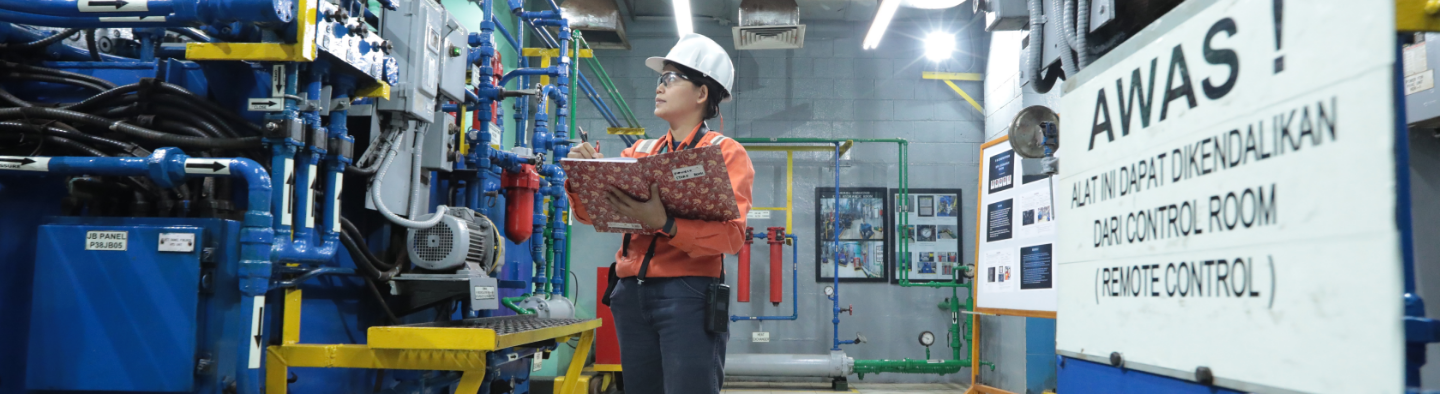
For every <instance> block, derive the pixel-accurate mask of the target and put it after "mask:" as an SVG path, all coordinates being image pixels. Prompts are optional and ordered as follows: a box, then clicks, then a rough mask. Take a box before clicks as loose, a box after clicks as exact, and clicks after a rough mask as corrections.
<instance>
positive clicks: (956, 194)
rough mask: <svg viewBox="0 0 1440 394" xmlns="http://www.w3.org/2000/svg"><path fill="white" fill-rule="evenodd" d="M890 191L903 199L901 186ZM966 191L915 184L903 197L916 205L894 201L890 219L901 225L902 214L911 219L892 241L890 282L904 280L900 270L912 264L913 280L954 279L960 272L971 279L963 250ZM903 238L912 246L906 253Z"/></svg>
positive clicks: (895, 199) (894, 198) (892, 194)
mask: <svg viewBox="0 0 1440 394" xmlns="http://www.w3.org/2000/svg"><path fill="white" fill-rule="evenodd" d="M889 193H890V201H892V202H899V201H902V200H900V189H895V188H892V189H890V190H889ZM964 193H965V192H964V190H962V189H958V188H955V189H949V188H939V189H936V188H930V189H917V188H912V189H909V196H908V198H906V199H905V200H903V201H909V202H910V203H912V204H916V205H914V206H913V207H908V208H909V209H906V210H902V209H899V208H898V207H894V206H893V205H892V207H894V209H891V210H889V212H891V214H890V215H888V219H889V221H890V223H892V224H893V225H894V226H898V225H899V223H900V220H899V216H898V215H907V220H908V223H907V225H906V228H905V229H904V230H905V231H897V232H896V237H895V239H894V240H893V241H891V242H890V245H889V247H890V250H889V252H888V253H887V254H888V255H889V256H890V261H891V262H892V264H891V265H892V266H893V267H892V268H891V272H890V283H895V284H898V283H900V270H901V269H904V268H905V267H908V268H909V272H908V274H909V278H910V281H911V282H937V281H938V282H951V281H954V280H955V279H954V278H955V277H956V274H957V273H958V274H961V275H962V276H961V277H960V280H961V281H962V282H963V281H969V279H968V278H965V277H963V274H964V272H965V271H964V268H965V267H964V265H965V262H964V261H962V258H961V257H960V256H964V255H965V254H964V253H962V252H963V251H964V246H965V245H964V242H965V234H963V233H962V229H963V228H964V227H963V226H961V225H960V223H961V221H962V220H963V218H962V217H961V216H962V215H961V212H962V211H964V210H963V209H961V208H960V204H961V202H962V201H963V196H964V195H965V194H964ZM901 242H905V243H907V245H906V246H907V247H908V250H907V251H905V252H904V253H901V252H900V250H899V249H900V248H899V245H900V243H901ZM907 263H908V265H907Z"/></svg>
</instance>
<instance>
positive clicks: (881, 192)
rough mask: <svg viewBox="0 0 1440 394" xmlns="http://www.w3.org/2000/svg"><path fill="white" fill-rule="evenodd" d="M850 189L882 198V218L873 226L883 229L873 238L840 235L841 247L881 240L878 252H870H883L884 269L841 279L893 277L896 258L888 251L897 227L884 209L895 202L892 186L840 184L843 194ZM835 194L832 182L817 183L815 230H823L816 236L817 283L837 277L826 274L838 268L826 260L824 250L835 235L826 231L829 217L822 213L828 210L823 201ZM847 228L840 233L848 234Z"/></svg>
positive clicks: (885, 278)
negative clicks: (876, 237)
mask: <svg viewBox="0 0 1440 394" xmlns="http://www.w3.org/2000/svg"><path fill="white" fill-rule="evenodd" d="M847 192H850V193H868V194H869V195H870V198H875V197H876V196H878V198H879V199H880V200H881V201H880V210H881V213H880V215H879V217H880V220H881V222H880V225H879V226H873V227H872V228H873V229H874V230H876V231H878V232H880V233H881V238H880V239H873V238H851V239H847V238H844V237H841V238H840V241H839V242H840V243H841V244H842V247H843V246H844V244H846V243H855V244H859V245H869V244H874V243H879V244H880V246H879V249H878V252H871V254H879V255H880V258H881V262H880V264H881V273H880V276H879V277H861V278H857V277H845V276H841V277H840V281H841V282H880V283H886V282H889V281H890V275H891V271H892V270H893V266H894V261H893V260H891V259H890V252H889V251H890V248H891V246H890V244H891V243H892V239H893V233H894V231H891V230H890V229H891V228H893V227H894V223H892V222H891V219H892V217H891V215H886V214H885V213H884V210H886V209H889V207H890V206H891V205H892V203H891V201H890V200H891V199H890V194H889V193H890V190H889V189H888V188H884V187H841V188H840V194H841V195H842V196H843V195H845V194H846V193H847ZM834 194H835V187H833V186H832V187H824V186H822V187H816V188H815V233H816V234H821V236H818V237H816V242H815V256H817V258H816V259H815V282H816V283H821V282H824V283H831V282H834V281H835V279H834V277H833V276H827V275H826V274H830V275H834V272H835V269H834V268H833V267H829V264H828V263H827V262H826V259H825V256H826V254H825V249H826V248H829V247H831V246H832V245H834V243H835V239H834V238H833V237H831V236H827V235H826V234H825V232H826V231H825V229H826V226H828V225H829V224H827V223H826V222H827V220H826V218H825V215H824V214H823V213H824V212H825V211H824V203H825V201H827V200H834V199H835V196H834ZM846 231H847V230H841V232H840V234H841V235H843V234H845V232H846ZM866 247H867V248H871V249H870V250H872V251H875V250H876V249H874V247H873V246H866Z"/></svg>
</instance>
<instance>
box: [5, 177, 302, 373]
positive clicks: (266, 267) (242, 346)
mask: <svg viewBox="0 0 1440 394" xmlns="http://www.w3.org/2000/svg"><path fill="white" fill-rule="evenodd" d="M29 159H31V160H43V161H44V162H45V164H46V167H47V168H46V169H45V172H47V173H50V174H64V175H75V174H90V175H116V176H143V177H148V178H150V179H151V180H152V181H154V182H155V184H156V185H157V186H160V187H162V188H170V187H174V186H175V185H179V184H182V183H184V182H185V180H186V179H188V178H190V177H211V176H213V177H229V178H240V179H244V180H245V185H246V191H247V193H246V197H247V198H246V202H245V209H246V211H245V219H244V221H243V222H242V224H241V228H240V269H239V272H238V276H239V287H240V293H241V294H242V296H241V297H240V310H243V311H251V310H254V309H253V308H254V306H255V303H256V302H257V301H259V302H263V301H260V300H259V297H262V296H264V295H265V292H266V291H267V290H269V289H270V273H271V267H272V264H271V262H272V261H273V256H272V255H271V252H270V244H271V242H272V240H273V238H274V236H275V234H274V230H272V229H271V228H270V212H269V211H268V210H266V207H268V206H270V194H271V193H270V192H271V188H270V187H271V184H270V175H269V173H268V172H266V171H265V169H264V168H263V167H261V166H260V164H259V163H256V162H255V161H253V160H250V159H246V158H229V159H198V160H203V161H204V164H206V165H207V167H208V166H209V165H212V164H214V163H220V164H223V165H224V166H225V169H227V170H229V172H228V173H219V172H218V171H216V170H209V171H207V172H203V173H196V174H188V173H186V162H188V161H189V160H191V159H190V157H189V156H186V155H185V153H183V152H182V151H181V150H180V149H178V148H159V149H156V150H155V151H154V152H153V153H151V155H150V156H149V157H143V158H140V157H32V158H29ZM12 171H13V172H21V173H31V174H33V173H34V172H33V171H18V170H16V169H0V173H3V172H12ZM233 324H234V325H233V326H232V327H230V330H229V331H230V332H232V333H234V334H233V335H235V337H234V338H232V341H233V342H232V343H233V345H234V346H235V347H236V348H235V349H236V354H239V355H240V359H241V360H248V359H249V356H250V346H251V343H253V342H252V341H254V338H253V337H252V334H251V332H250V330H251V329H252V328H253V327H251V326H250V319H237V321H235V322H234V323H233ZM262 351H263V350H262ZM236 369H237V371H236V372H238V375H239V379H238V380H237V382H236V386H237V389H238V392H240V393H246V394H258V393H259V392H260V379H259V378H260V375H259V371H260V370H259V369H250V368H249V367H248V365H246V364H245V363H243V362H242V363H238V364H237V365H236Z"/></svg>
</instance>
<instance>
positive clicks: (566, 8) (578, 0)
mask: <svg viewBox="0 0 1440 394" xmlns="http://www.w3.org/2000/svg"><path fill="white" fill-rule="evenodd" d="M615 1H616V0H566V1H565V3H564V5H561V6H560V12H561V13H562V14H563V15H564V16H565V19H569V20H570V28H572V29H575V30H579V31H580V32H581V33H583V34H584V37H585V42H587V43H589V44H590V47H591V48H594V49H625V50H629V49H630V40H629V39H627V38H625V19H624V18H622V17H621V16H620V6H619V5H617V4H615Z"/></svg>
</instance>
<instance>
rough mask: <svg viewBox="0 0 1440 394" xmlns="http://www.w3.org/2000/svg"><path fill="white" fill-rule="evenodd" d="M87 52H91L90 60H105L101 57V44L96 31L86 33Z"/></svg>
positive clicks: (91, 30)
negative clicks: (96, 36) (96, 37)
mask: <svg viewBox="0 0 1440 394" xmlns="http://www.w3.org/2000/svg"><path fill="white" fill-rule="evenodd" d="M85 50H87V51H90V60H94V61H97V62H98V61H102V60H105V58H104V57H102V56H100V42H99V41H97V40H96V39H95V29H89V30H86V31H85Z"/></svg>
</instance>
